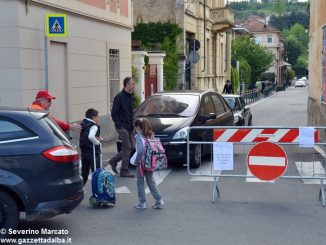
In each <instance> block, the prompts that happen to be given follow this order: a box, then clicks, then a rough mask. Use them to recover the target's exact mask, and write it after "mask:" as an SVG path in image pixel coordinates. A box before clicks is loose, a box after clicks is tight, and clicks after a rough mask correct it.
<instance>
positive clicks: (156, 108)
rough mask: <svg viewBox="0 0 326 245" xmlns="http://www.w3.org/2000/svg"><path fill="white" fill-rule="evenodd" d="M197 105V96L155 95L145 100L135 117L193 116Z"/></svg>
mask: <svg viewBox="0 0 326 245" xmlns="http://www.w3.org/2000/svg"><path fill="white" fill-rule="evenodd" d="M198 105H199V96H198V95H189V94H188V95H186V94H166V95H155V96H152V97H150V98H149V99H147V100H146V101H145V102H144V103H143V104H141V105H140V107H139V108H138V109H137V111H136V113H135V116H150V115H161V116H164V115H170V116H171V115H178V116H184V117H191V116H194V115H195V113H196V112H197V109H198Z"/></svg>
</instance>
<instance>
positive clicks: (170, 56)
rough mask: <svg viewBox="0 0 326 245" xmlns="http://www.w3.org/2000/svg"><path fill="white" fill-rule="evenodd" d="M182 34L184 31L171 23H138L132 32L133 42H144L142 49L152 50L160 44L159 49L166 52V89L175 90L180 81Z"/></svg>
mask: <svg viewBox="0 0 326 245" xmlns="http://www.w3.org/2000/svg"><path fill="white" fill-rule="evenodd" d="M181 33H182V29H181V28H180V27H179V26H178V25H177V24H176V23H171V22H166V23H161V22H157V23H138V24H137V25H136V26H135V27H134V31H133V32H132V35H131V37H132V40H140V41H142V47H143V48H144V49H146V50H151V49H152V47H153V44H157V43H159V44H160V47H159V49H160V50H161V51H164V52H165V54H166V56H165V58H164V67H163V68H164V76H165V78H166V80H165V81H166V82H165V84H164V89H166V90H173V89H174V88H175V87H176V85H177V79H178V60H179V53H178V49H177V38H178V36H179V35H180V34H181Z"/></svg>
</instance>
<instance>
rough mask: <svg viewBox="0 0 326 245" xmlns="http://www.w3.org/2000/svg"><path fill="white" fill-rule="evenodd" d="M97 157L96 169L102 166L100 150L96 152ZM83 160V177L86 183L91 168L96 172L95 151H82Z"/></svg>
mask: <svg viewBox="0 0 326 245" xmlns="http://www.w3.org/2000/svg"><path fill="white" fill-rule="evenodd" d="M95 158H96V169H98V168H99V167H100V152H96V153H95ZM81 162H82V177H83V180H84V185H85V184H86V182H87V180H88V175H89V170H90V169H91V170H92V172H94V171H95V170H96V169H94V155H93V152H92V151H91V152H89V151H86V152H83V151H82V152H81Z"/></svg>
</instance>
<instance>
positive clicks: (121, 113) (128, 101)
mask: <svg viewBox="0 0 326 245" xmlns="http://www.w3.org/2000/svg"><path fill="white" fill-rule="evenodd" d="M135 85H136V82H135V80H134V79H133V78H132V77H126V78H125V79H124V80H123V87H124V88H123V89H122V91H121V92H119V93H118V94H117V95H116V96H115V97H114V100H113V106H112V112H111V116H112V120H113V122H114V124H115V127H116V130H117V132H118V134H119V138H120V140H121V150H120V151H119V152H118V154H117V155H115V156H114V157H113V158H111V159H110V160H109V164H110V165H111V168H112V170H113V172H115V173H118V171H117V164H118V162H119V161H121V160H122V163H121V169H120V177H131V178H133V177H135V175H134V174H132V173H130V172H129V160H130V154H131V151H132V150H133V149H134V147H135V137H134V133H133V119H134V113H133V112H134V109H133V102H134V96H133V94H132V92H133V90H134V89H135Z"/></svg>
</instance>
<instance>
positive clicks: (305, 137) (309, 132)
mask: <svg viewBox="0 0 326 245" xmlns="http://www.w3.org/2000/svg"><path fill="white" fill-rule="evenodd" d="M314 133H315V128H313V127H301V128H299V146H300V147H314V145H315V136H314Z"/></svg>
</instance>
